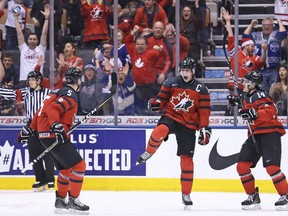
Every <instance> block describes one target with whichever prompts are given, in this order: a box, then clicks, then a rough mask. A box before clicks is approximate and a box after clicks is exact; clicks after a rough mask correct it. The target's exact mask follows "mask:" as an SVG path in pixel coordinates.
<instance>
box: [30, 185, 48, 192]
mask: <svg viewBox="0 0 288 216" xmlns="http://www.w3.org/2000/svg"><path fill="white" fill-rule="evenodd" d="M33 191H34V192H43V191H46V187H45V186H43V187H39V188H33Z"/></svg>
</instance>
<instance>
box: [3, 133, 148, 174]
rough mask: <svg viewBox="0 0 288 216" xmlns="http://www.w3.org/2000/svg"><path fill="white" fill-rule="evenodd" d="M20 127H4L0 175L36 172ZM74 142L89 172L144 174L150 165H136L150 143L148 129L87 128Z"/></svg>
mask: <svg viewBox="0 0 288 216" xmlns="http://www.w3.org/2000/svg"><path fill="white" fill-rule="evenodd" d="M19 130H20V128H19V129H13V130H12V129H2V130H1V131H0V133H1V138H0V175H23V174H22V173H21V170H22V169H23V168H24V167H25V168H26V167H28V171H27V172H26V175H33V171H32V167H31V166H29V154H28V149H27V146H26V147H23V146H22V144H19V143H18V142H17V135H18V133H19ZM70 140H71V142H72V143H73V144H75V146H76V148H77V149H78V152H79V153H80V155H81V156H82V157H83V159H84V160H85V162H86V173H85V175H88V176H89V175H93V176H98V175H100V176H144V175H145V174H146V166H145V165H144V166H135V163H136V161H137V158H138V156H139V155H140V154H141V153H143V151H144V150H145V145H146V132H145V130H129V129H126V130H121V129H117V130H113V129H112V130H109V129H107V130H106V129H88V128H87V129H85V130H84V129H83V130H75V131H74V132H73V134H71V139H70Z"/></svg>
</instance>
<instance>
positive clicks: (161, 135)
mask: <svg viewBox="0 0 288 216" xmlns="http://www.w3.org/2000/svg"><path fill="white" fill-rule="evenodd" d="M168 134H169V128H168V127H167V126H166V125H164V124H160V125H158V126H156V127H155V128H154V130H153V132H152V134H151V136H150V138H149V141H148V145H147V152H148V153H150V154H154V153H155V152H156V150H157V149H158V148H159V146H160V145H161V143H162V142H163V140H164V139H165V138H166V137H167V136H168Z"/></svg>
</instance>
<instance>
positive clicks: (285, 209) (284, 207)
mask: <svg viewBox="0 0 288 216" xmlns="http://www.w3.org/2000/svg"><path fill="white" fill-rule="evenodd" d="M275 208H276V210H277V211H288V204H286V205H281V206H276V207H275Z"/></svg>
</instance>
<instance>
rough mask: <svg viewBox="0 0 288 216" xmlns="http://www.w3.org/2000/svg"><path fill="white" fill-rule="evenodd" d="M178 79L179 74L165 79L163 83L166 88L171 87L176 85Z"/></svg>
mask: <svg viewBox="0 0 288 216" xmlns="http://www.w3.org/2000/svg"><path fill="white" fill-rule="evenodd" d="M180 79H181V77H179V76H177V77H171V78H169V79H167V80H165V82H164V83H163V85H164V86H166V87H168V88H172V87H173V86H176V85H178V84H179V81H180Z"/></svg>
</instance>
